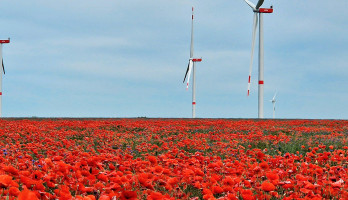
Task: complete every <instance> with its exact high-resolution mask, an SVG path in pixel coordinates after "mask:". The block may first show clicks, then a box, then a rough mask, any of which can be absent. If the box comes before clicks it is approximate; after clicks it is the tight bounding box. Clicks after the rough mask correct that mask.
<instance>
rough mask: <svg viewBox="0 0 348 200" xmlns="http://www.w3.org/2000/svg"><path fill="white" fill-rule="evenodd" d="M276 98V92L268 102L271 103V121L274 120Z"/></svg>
mask: <svg viewBox="0 0 348 200" xmlns="http://www.w3.org/2000/svg"><path fill="white" fill-rule="evenodd" d="M276 96H277V92H276V93H275V94H274V96H273V98H272V100H270V102H272V104H273V119H275V108H276V107H275V104H276Z"/></svg>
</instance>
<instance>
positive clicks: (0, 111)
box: [0, 38, 10, 117]
mask: <svg viewBox="0 0 348 200" xmlns="http://www.w3.org/2000/svg"><path fill="white" fill-rule="evenodd" d="M7 43H10V38H8V39H7V40H0V59H1V64H2V67H0V68H1V70H0V117H2V73H4V74H5V67H4V59H3V58H2V45H3V44H7Z"/></svg>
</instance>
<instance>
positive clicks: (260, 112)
mask: <svg viewBox="0 0 348 200" xmlns="http://www.w3.org/2000/svg"><path fill="white" fill-rule="evenodd" d="M244 1H245V2H246V3H247V4H248V5H249V6H250V7H251V8H252V9H253V12H254V24H253V36H252V43H251V59H250V67H249V78H248V96H249V94H250V79H251V71H252V66H253V57H254V47H255V37H256V29H257V22H258V21H259V105H258V107H259V109H258V117H259V118H263V84H264V80H263V13H273V8H272V7H271V8H260V6H261V5H262V4H263V2H264V0H259V1H258V2H257V4H256V6H255V4H253V3H252V2H250V1H249V0H244ZM258 16H259V17H258ZM258 18H260V20H258Z"/></svg>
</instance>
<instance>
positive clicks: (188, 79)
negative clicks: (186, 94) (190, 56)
mask: <svg viewBox="0 0 348 200" xmlns="http://www.w3.org/2000/svg"><path fill="white" fill-rule="evenodd" d="M192 64H193V62H192V60H190V62H189V69H188V74H187V84H186V90H187V89H188V86H189V82H190V76H191V71H192Z"/></svg>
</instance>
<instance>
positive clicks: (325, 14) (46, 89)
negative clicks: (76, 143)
mask: <svg viewBox="0 0 348 200" xmlns="http://www.w3.org/2000/svg"><path fill="white" fill-rule="evenodd" d="M254 2H256V1H255V0H254ZM271 4H273V6H274V13H273V14H267V15H265V17H264V21H265V22H264V32H265V33H264V34H265V113H264V115H265V117H271V116H272V104H271V102H269V101H268V100H270V99H271V98H272V97H273V94H274V92H275V91H276V90H277V91H278V98H277V117H279V118H330V119H348V87H347V86H348V65H347V62H348V50H347V46H348V39H347V35H348V22H347V19H348V12H347V11H346V9H347V7H348V1H347V0H335V1H327V0H326V1H324V0H265V3H264V6H263V7H269V6H270V5H271ZM0 5H1V6H0V25H1V31H0V38H4V39H6V38H7V37H11V43H10V44H6V45H4V47H3V55H4V61H5V67H6V75H5V76H4V79H3V116H4V117H31V116H38V117H141V116H146V117H190V116H191V95H192V93H191V88H190V90H189V91H186V90H185V84H183V83H182V80H183V78H184V74H185V70H186V67H187V62H188V58H189V45H190V26H191V20H190V19H191V6H195V15H196V18H195V19H196V20H195V56H196V57H203V62H202V63H199V64H198V65H197V117H214V118H215V117H222V118H254V117H257V84H256V83H257V62H256V61H257V60H256V59H257V56H256V57H255V61H254V67H253V75H252V83H253V84H252V89H251V95H250V96H249V97H247V96H246V92H247V91H246V90H247V77H248V70H249V69H248V67H249V66H248V65H249V59H250V47H251V31H252V17H253V16H252V15H253V13H252V11H251V9H250V8H249V6H248V5H247V4H246V3H245V2H244V1H243V0H229V1H227V0H223V1H211V0H210V1H208V0H200V1H188V0H186V1H183V0H181V1H179V0H151V1H144V0H128V1H121V0H98V1H96V0H93V1H92V0H73V1H71V0H60V1H53V0H27V1H13V0H3V1H1V2H0Z"/></svg>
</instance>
